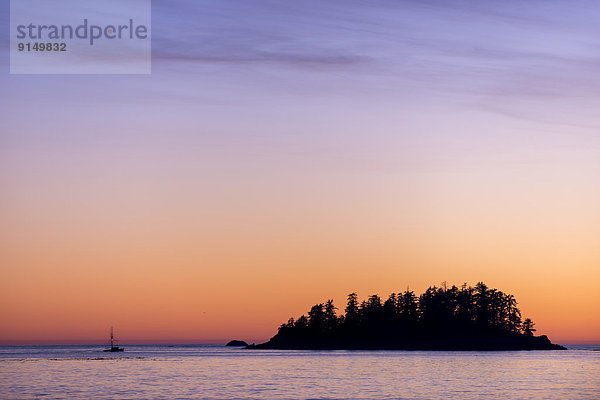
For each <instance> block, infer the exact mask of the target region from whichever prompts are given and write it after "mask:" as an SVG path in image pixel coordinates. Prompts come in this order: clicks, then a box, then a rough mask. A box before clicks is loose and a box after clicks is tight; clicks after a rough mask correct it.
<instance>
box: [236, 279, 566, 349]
mask: <svg viewBox="0 0 600 400" xmlns="http://www.w3.org/2000/svg"><path fill="white" fill-rule="evenodd" d="M336 309H337V308H336V307H335V306H334V304H333V301H332V300H327V301H326V302H325V303H320V304H316V305H314V306H312V308H311V309H310V311H309V312H308V316H306V315H302V316H301V317H299V318H298V319H296V320H295V319H294V318H290V319H289V321H288V322H287V323H285V324H282V325H281V326H280V327H279V331H278V332H277V334H276V335H275V336H273V337H272V338H271V339H270V340H269V341H268V342H266V343H262V344H258V345H254V344H253V345H250V346H247V348H249V349H290V350H292V349H304V350H335V349H346V350H565V348H564V347H563V346H560V345H557V344H553V343H551V342H550V340H549V339H548V338H547V337H546V336H545V335H542V336H534V335H533V332H534V331H535V329H534V328H533V327H534V323H533V322H532V321H531V319H529V318H527V319H525V320H524V321H522V320H521V312H520V311H519V309H518V308H517V301H516V299H515V297H514V296H513V295H511V294H506V293H503V292H501V291H500V290H497V289H490V288H488V287H487V286H486V285H485V284H484V283H483V282H479V283H478V284H477V285H475V287H471V286H467V285H466V284H464V285H462V286H461V287H460V288H458V287H456V286H452V287H450V288H447V287H446V284H445V283H444V284H443V285H442V287H436V286H433V287H429V288H428V289H427V290H426V291H425V293H423V294H421V295H420V296H419V297H417V296H416V295H415V293H414V292H413V291H410V290H408V289H407V290H406V291H405V292H403V293H400V294H396V293H392V294H391V295H390V296H389V297H388V299H387V300H385V301H382V299H381V298H380V297H379V296H378V295H376V294H374V295H371V296H369V297H368V299H367V300H365V301H362V302H360V303H359V300H358V296H357V295H356V293H350V294H349V295H348V303H347V305H346V308H345V310H344V311H345V313H344V315H340V316H338V315H337V314H336Z"/></svg>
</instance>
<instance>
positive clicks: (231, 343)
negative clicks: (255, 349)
mask: <svg viewBox="0 0 600 400" xmlns="http://www.w3.org/2000/svg"><path fill="white" fill-rule="evenodd" d="M225 346H228V347H246V346H248V343H246V342H244V341H243V340H231V341H229V342H228V343H227V344H226V345H225Z"/></svg>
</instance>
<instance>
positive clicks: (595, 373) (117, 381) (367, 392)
mask: <svg viewBox="0 0 600 400" xmlns="http://www.w3.org/2000/svg"><path fill="white" fill-rule="evenodd" d="M594 350H596V351H594ZM597 350H600V346H571V350H567V351H515V352H429V351H375V352H368V351H278V350H243V349H239V348H226V347H223V346H198V345H195V346H148V345H145V346H126V351H125V352H124V353H119V354H110V353H103V352H102V347H101V346H27V347H25V346H23V347H0V398H2V399H31V398H51V399H92V398H93V399H173V398H183V399H205V398H206V399H231V398H253V399H254V398H256V399H295V398H334V399H339V398H352V399H392V398H393V399H450V398H460V399H482V398H490V399H492V398H493V399H497V398H510V399H537V398H546V399H575V398H576V399H599V398H600V351H597Z"/></svg>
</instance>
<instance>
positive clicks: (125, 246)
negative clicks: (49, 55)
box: [0, 0, 600, 344]
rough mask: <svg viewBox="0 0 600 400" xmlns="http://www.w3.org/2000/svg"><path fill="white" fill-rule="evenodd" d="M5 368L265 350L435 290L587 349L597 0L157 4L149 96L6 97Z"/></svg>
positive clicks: (11, 86)
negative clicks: (99, 350) (104, 350)
mask: <svg viewBox="0 0 600 400" xmlns="http://www.w3.org/2000/svg"><path fill="white" fill-rule="evenodd" d="M7 3H8V2H3V3H2V6H0V24H1V25H2V31H1V32H0V39H1V40H0V193H1V195H0V319H1V320H2V329H1V330H0V344H25V343H104V342H106V340H107V336H108V331H109V328H110V326H114V327H115V330H116V333H117V335H118V337H119V339H120V341H121V342H122V343H222V342H225V341H228V340H230V339H234V338H235V339H243V340H246V341H249V342H260V341H264V340H266V339H268V338H269V337H271V336H272V335H274V334H275V333H276V328H277V327H278V326H279V325H280V324H281V323H282V322H284V321H286V320H287V319H288V318H289V317H291V316H294V317H297V316H299V315H301V314H302V313H305V312H306V311H307V310H308V309H309V307H310V306H311V305H313V304H315V303H319V302H323V301H325V300H327V299H330V298H332V299H334V301H335V302H336V305H337V306H338V307H339V308H340V309H343V307H344V304H345V297H346V295H347V294H348V293H350V292H357V293H358V294H359V297H362V298H364V297H366V296H368V295H370V294H374V293H378V294H379V295H381V296H387V295H388V294H389V293H392V292H398V291H403V290H405V289H406V288H407V287H410V289H411V290H415V291H416V292H417V293H419V292H421V291H424V290H425V289H426V288H427V287H428V286H430V285H438V286H439V285H440V284H441V283H442V282H444V281H445V282H448V284H456V285H461V284H462V283H464V282H466V283H468V284H472V285H474V284H476V283H477V282H479V281H484V282H486V283H487V284H488V286H491V287H495V288H497V289H499V290H502V291H504V292H506V293H512V294H514V295H515V296H516V298H517V300H518V302H519V306H520V308H521V311H522V313H523V316H524V317H530V318H532V319H533V320H534V322H536V324H537V325H536V327H537V329H538V332H537V333H538V334H546V335H548V336H549V337H550V339H551V340H552V341H554V342H558V343H600V318H599V317H598V316H599V315H600V290H598V282H600V206H599V205H600V116H599V114H598V112H597V110H598V109H599V108H600V79H598V77H599V72H598V71H599V70H600V69H599V67H600V35H599V34H598V32H599V31H598V29H599V25H598V21H599V20H600V6H599V5H598V3H597V2H594V1H529V2H517V1H505V2H478V1H381V0H370V1H358V0H345V1H333V0H329V1H322V0H321V1H313V0H307V1H303V2H291V1H290V2H282V1H274V0H273V1H268V0H256V1H255V0H253V1H242V0H239V1H232V0H223V1H218V2H212V1H195V0H194V1H193V0H179V1H166V0H161V1H159V0H154V1H153V2H152V73H151V74H150V75H11V74H9V57H8V48H9V41H8V28H7V27H8V21H9V9H8V4H7Z"/></svg>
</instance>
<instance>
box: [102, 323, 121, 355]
mask: <svg viewBox="0 0 600 400" xmlns="http://www.w3.org/2000/svg"><path fill="white" fill-rule="evenodd" d="M124 350H125V349H124V348H123V347H119V346H115V335H114V334H113V327H112V326H111V327H110V347H109V348H108V349H104V351H124Z"/></svg>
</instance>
